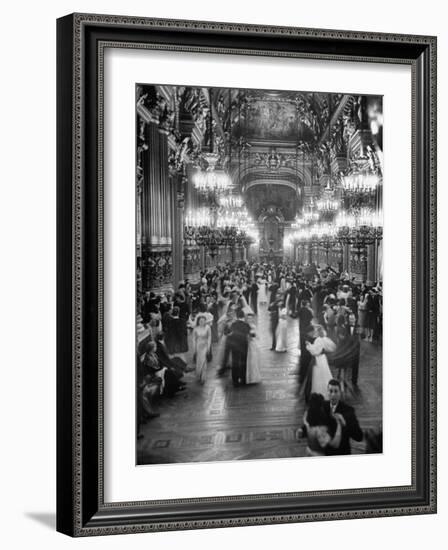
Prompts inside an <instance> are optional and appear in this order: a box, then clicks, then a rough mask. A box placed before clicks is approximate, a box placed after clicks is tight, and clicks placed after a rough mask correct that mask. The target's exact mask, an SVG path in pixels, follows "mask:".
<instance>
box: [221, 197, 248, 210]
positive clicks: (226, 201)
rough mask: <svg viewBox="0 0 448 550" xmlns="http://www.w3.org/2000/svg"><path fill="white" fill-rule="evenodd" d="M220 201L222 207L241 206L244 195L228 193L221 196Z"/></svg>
mask: <svg viewBox="0 0 448 550" xmlns="http://www.w3.org/2000/svg"><path fill="white" fill-rule="evenodd" d="M218 202H219V206H221V207H222V208H241V207H242V206H243V197H241V196H240V195H228V196H224V197H219V200H218Z"/></svg>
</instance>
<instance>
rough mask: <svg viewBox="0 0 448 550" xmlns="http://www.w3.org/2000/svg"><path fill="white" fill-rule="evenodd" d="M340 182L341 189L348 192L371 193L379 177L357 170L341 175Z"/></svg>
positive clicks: (374, 189) (376, 185)
mask: <svg viewBox="0 0 448 550" xmlns="http://www.w3.org/2000/svg"><path fill="white" fill-rule="evenodd" d="M341 182H342V187H343V189H344V190H345V191H347V192H348V193H360V194H370V195H373V194H374V193H375V191H376V188H377V187H378V185H379V177H378V176H377V175H376V174H369V173H366V172H361V171H359V172H358V171H357V172H353V173H351V174H348V175H347V176H342V178H341Z"/></svg>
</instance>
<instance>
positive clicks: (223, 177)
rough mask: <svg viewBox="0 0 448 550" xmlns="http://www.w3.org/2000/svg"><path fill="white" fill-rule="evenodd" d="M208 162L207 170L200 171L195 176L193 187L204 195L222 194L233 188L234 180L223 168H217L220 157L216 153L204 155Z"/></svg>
mask: <svg viewBox="0 0 448 550" xmlns="http://www.w3.org/2000/svg"><path fill="white" fill-rule="evenodd" d="M204 159H205V160H206V161H207V164H208V166H207V169H206V170H201V169H198V170H197V172H196V173H195V174H193V185H194V186H195V187H196V189H197V190H198V191H201V192H202V193H222V192H224V191H228V190H229V189H230V188H231V187H232V180H231V179H230V177H229V175H228V174H227V173H226V172H224V170H222V169H221V168H216V163H217V162H218V155H217V154H215V153H207V154H204Z"/></svg>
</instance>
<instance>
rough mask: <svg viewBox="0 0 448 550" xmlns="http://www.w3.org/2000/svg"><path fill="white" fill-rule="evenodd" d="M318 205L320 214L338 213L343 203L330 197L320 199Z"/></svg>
mask: <svg viewBox="0 0 448 550" xmlns="http://www.w3.org/2000/svg"><path fill="white" fill-rule="evenodd" d="M316 205H317V209H318V210H319V212H336V210H338V208H339V206H340V205H341V203H340V201H339V200H337V199H331V198H329V197H325V198H322V199H319V200H318V201H317V203H316Z"/></svg>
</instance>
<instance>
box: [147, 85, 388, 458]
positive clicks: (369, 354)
mask: <svg viewBox="0 0 448 550" xmlns="http://www.w3.org/2000/svg"><path fill="white" fill-rule="evenodd" d="M382 122H383V121H382V100H381V97H376V96H355V95H348V94H337V93H333V94H330V93H320V92H319V93H317V92H289V91H267V90H238V89H223V88H191V87H184V86H162V85H157V86H154V85H138V86H137V87H136V129H137V154H136V159H137V178H136V180H137V210H136V212H137V224H136V225H137V231H136V233H137V264H136V265H137V312H138V318H137V327H138V330H137V335H138V342H137V349H138V353H141V351H142V350H143V348H142V342H144V341H145V339H146V338H147V329H145V328H144V326H145V324H144V323H142V314H141V310H140V306H141V304H142V299H143V297H145V296H147V295H148V294H149V293H150V292H152V293H154V294H155V295H156V297H161V296H162V297H165V298H164V299H166V296H167V295H171V296H173V295H175V293H176V291H177V289H178V288H179V285H183V284H184V283H187V284H189V285H192V286H193V288H199V287H200V285H201V283H202V282H203V281H204V275H205V274H206V273H207V272H213V270H214V269H215V268H218V270H221V272H222V271H223V270H224V269H230V270H232V269H236V268H240V269H241V270H247V273H249V272H251V273H252V275H251V278H252V280H251V281H250V282H251V283H252V282H253V279H254V277H255V279H256V276H257V275H256V270H257V268H252V267H250V266H253V265H255V266H267V267H265V268H264V270H265V271H264V272H265V274H266V273H267V272H268V270H271V269H274V266H278V272H277V273H279V274H280V273H281V272H282V270H285V271H287V272H288V273H291V272H292V273H294V274H296V273H299V272H300V278H299V279H300V280H301V281H302V280H303V281H306V282H307V284H309V285H311V286H310V288H313V290H314V287H313V285H314V284H320V283H317V281H318V279H319V277H321V275H322V277H323V273H324V272H325V273H326V274H330V275H331V274H334V276H335V277H336V280H344V281H346V282H349V283H350V284H351V285H356V286H357V288H358V289H361V288H362V289H364V288H366V287H367V288H372V287H375V288H376V289H377V290H378V289H380V288H381V283H382V185H383V177H382V166H383V158H382ZM282 266H283V267H282ZM274 270H275V269H274ZM296 270H297V271H296ZM294 276H295V275H294ZM248 283H249V276H248ZM221 290H222V289H221ZM205 292H206V293H207V290H206V291H205ZM379 292H380V291H379ZM378 295H379V294H378ZM269 299H270V298H269V297H268V300H269ZM193 313H194V312H193ZM256 323H257V338H258V346H259V353H260V361H259V363H260V373H261V383H258V384H254V385H252V386H245V387H244V389H243V390H242V389H241V388H235V387H234V386H233V385H232V382H231V379H230V378H229V377H218V376H216V372H217V370H218V368H219V365H218V364H217V363H216V357H217V356H218V347H219V345H220V344H219V343H214V344H213V360H212V361H211V362H210V363H209V365H208V376H207V380H206V381H205V383H204V384H203V385H201V384H199V383H198V380H197V377H196V375H195V372H194V368H193V367H192V365H193V364H194V361H195V355H194V352H193V349H192V345H191V334H189V337H188V338H189V341H188V351H187V352H186V353H185V354H183V355H182V357H183V359H184V360H185V362H186V364H187V365H188V367H189V368H188V369H187V372H186V373H185V376H184V377H183V381H185V383H186V391H184V392H179V393H178V394H176V395H175V396H174V397H173V398H171V399H163V398H160V399H159V400H156V402H155V408H156V410H157V415H160V416H157V417H155V418H151V419H150V420H149V421H148V422H146V423H143V424H142V425H141V426H140V427H139V434H138V437H139V438H138V440H137V463H138V464H150V463H170V462H193V461H194V462H197V461H204V462H205V461H215V460H236V459H258V458H274V457H292V456H303V455H305V454H306V441H305V440H303V439H302V440H298V439H297V437H296V434H297V429H298V427H299V426H300V424H301V422H302V418H303V414H304V411H305V409H306V402H305V400H304V399H303V394H301V393H300V391H301V390H300V384H299V382H300V376H299V374H300V373H299V368H300V353H301V352H300V331H299V322H298V319H297V318H295V317H294V316H292V315H291V316H288V319H287V327H288V328H287V331H288V338H287V349H286V353H276V352H275V351H272V349H271V338H272V327H271V319H270V313H269V311H268V307H267V305H265V306H260V307H259V308H258V311H257V314H256ZM363 330H364V329H363ZM364 336H365V334H364ZM360 339H361V342H360V353H359V386H357V388H356V391H355V389H354V387H353V386H352V385H351V384H350V383H349V384H347V388H346V391H345V394H344V399H345V400H346V401H347V402H348V403H349V404H350V405H352V406H353V407H355V409H356V412H357V415H358V418H359V421H360V424H361V426H362V428H363V429H374V430H377V429H378V428H379V427H381V426H382V361H381V330H377V331H376V339H375V341H373V342H372V340H371V339H370V340H369V339H368V338H363V339H362V338H360ZM333 373H334V375H335V376H336V371H335V370H334V369H333ZM364 450H365V441H363V442H361V443H356V444H355V445H354V450H353V452H364Z"/></svg>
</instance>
